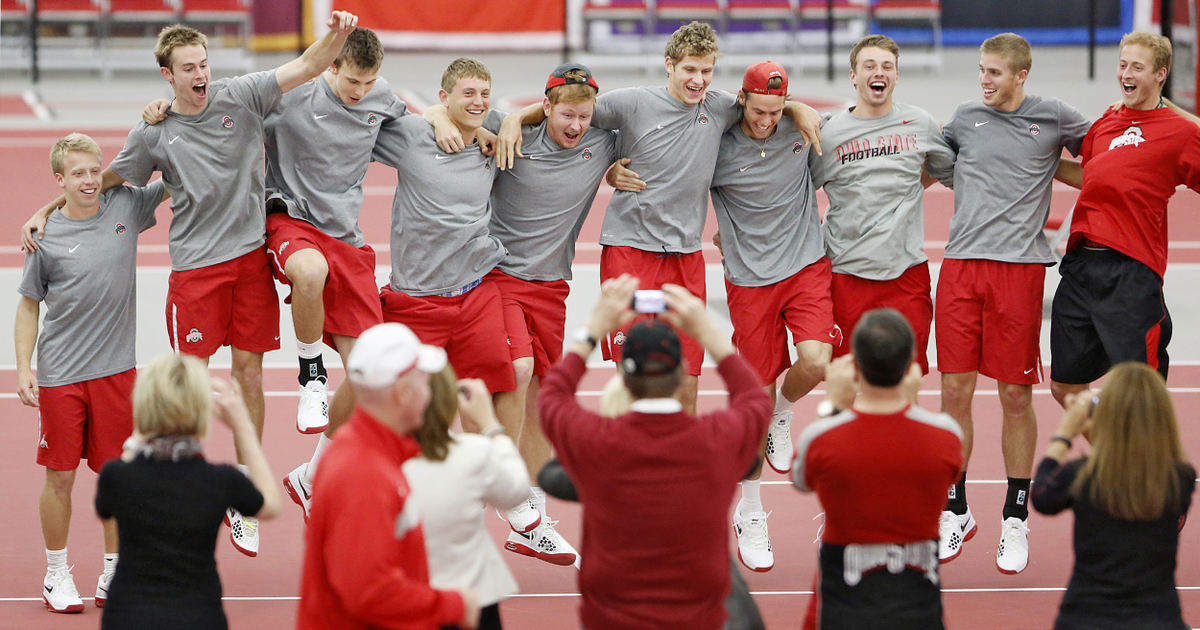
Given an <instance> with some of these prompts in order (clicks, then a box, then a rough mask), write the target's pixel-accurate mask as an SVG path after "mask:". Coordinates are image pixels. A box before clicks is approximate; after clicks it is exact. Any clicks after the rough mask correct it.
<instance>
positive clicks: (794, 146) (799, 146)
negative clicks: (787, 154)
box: [792, 142, 804, 153]
mask: <svg viewBox="0 0 1200 630" xmlns="http://www.w3.org/2000/svg"><path fill="white" fill-rule="evenodd" d="M803 148H804V145H802V144H800V143H799V142H796V143H793V144H792V153H799V152H800V151H801V150H802V149H803Z"/></svg>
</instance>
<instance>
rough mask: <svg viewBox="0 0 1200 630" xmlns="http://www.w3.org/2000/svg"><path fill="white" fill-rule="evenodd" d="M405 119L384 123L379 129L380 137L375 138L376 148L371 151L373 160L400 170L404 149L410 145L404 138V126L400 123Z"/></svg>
mask: <svg viewBox="0 0 1200 630" xmlns="http://www.w3.org/2000/svg"><path fill="white" fill-rule="evenodd" d="M402 120H403V119H402V118H401V119H396V120H393V121H390V122H387V123H384V124H383V125H382V126H381V127H380V128H379V135H378V136H376V137H375V148H373V149H372V150H371V160H372V161H374V162H379V163H380V164H384V165H387V166H390V167H392V168H394V169H399V168H400V158H401V157H402V156H403V155H404V147H405V145H407V144H408V142H407V141H406V139H405V137H404V129H403V125H401V124H400V122H401V121H402Z"/></svg>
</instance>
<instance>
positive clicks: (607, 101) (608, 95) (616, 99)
mask: <svg viewBox="0 0 1200 630" xmlns="http://www.w3.org/2000/svg"><path fill="white" fill-rule="evenodd" d="M635 114H637V88H621V89H617V90H613V91H612V92H605V93H604V94H601V95H600V96H598V97H596V110H595V112H594V113H593V114H592V126H594V127H596V128H597V129H617V130H619V129H620V128H621V125H622V123H624V121H626V120H628V119H629V118H630V117H632V116H634V115H635Z"/></svg>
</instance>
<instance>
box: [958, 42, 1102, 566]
mask: <svg viewBox="0 0 1200 630" xmlns="http://www.w3.org/2000/svg"><path fill="white" fill-rule="evenodd" d="M979 50H980V59H979V82H980V86H981V87H982V88H983V101H982V102H980V101H968V102H966V103H963V104H962V105H959V106H958V109H957V110H955V112H954V116H953V117H952V118H951V120H950V122H949V123H947V124H946V126H945V127H944V128H943V130H942V132H943V135H945V137H946V142H948V143H949V144H950V148H952V149H954V151H955V152H956V153H957V155H958V157H957V159H956V161H955V168H954V217H953V218H952V219H951V220H950V240H949V242H948V243H947V245H946V256H945V260H944V261H943V262H942V267H941V272H940V273H939V274H938V286H937V309H936V313H937V318H936V320H935V326H936V332H937V335H936V337H937V356H938V371H939V372H941V373H942V411H943V412H945V413H947V414H949V415H950V416H952V417H953V418H954V419H955V420H957V421H958V423H959V425H960V426H961V427H962V430H963V451H964V457H963V471H962V473H961V474H960V475H959V478H958V481H957V482H956V483H955V484H954V485H953V486H951V488H950V491H949V496H948V499H947V504H946V510H945V511H943V512H942V518H941V525H940V544H939V547H938V557H939V559H940V560H941V561H942V562H948V561H950V560H953V559H954V558H956V557H958V554H959V553H961V552H962V544H963V542H965V541H966V539H967V538H969V537H971V536H972V535H974V533H975V531H976V529H977V528H976V525H975V518H974V517H973V516H972V515H971V510H970V509H969V508H968V507H967V497H966V476H967V473H966V469H967V462H968V461H969V460H970V458H971V447H972V438H973V436H974V425H973V422H972V416H971V404H972V403H971V399H972V398H973V396H974V393H975V382H976V380H977V379H978V375H979V374H980V373H982V374H984V375H985V376H990V377H992V378H994V379H996V384H997V387H998V388H999V391H1000V408H1001V410H1002V412H1003V415H1002V418H1003V420H1002V424H1001V432H1000V436H1001V437H1000V440H1001V442H1000V444H1001V450H1002V452H1003V454H1004V468H1005V471H1006V472H1007V476H1008V491H1007V493H1006V496H1005V501H1004V511H1003V522H1002V526H1001V534H1000V544H999V546H998V547H997V550H996V568H997V569H999V570H1000V572H1002V573H1010V574H1011V573H1019V572H1021V571H1023V570H1024V569H1025V566H1026V564H1027V563H1028V560H1029V538H1028V537H1029V527H1028V525H1027V519H1028V517H1029V507H1028V504H1027V499H1028V496H1029V483H1030V474H1031V472H1032V470H1033V456H1034V450H1035V447H1036V441H1037V418H1036V417H1035V416H1034V412H1033V384H1034V383H1037V382H1039V381H1041V376H1042V358H1041V351H1040V348H1039V347H1038V346H1039V340H1040V338H1041V327H1042V287H1043V284H1044V282H1045V277H1046V267H1047V266H1048V265H1053V264H1054V255H1053V253H1052V252H1051V251H1050V246H1049V244H1048V243H1047V242H1046V237H1045V235H1044V226H1045V225H1046V219H1047V217H1048V216H1049V214H1050V190H1051V184H1052V183H1053V179H1054V172H1055V169H1056V168H1057V166H1058V160H1059V156H1061V155H1062V150H1063V149H1064V148H1066V149H1067V150H1068V151H1070V152H1071V153H1072V154H1074V155H1078V154H1079V150H1080V147H1081V145H1082V143H1083V137H1084V135H1085V134H1087V130H1088V128H1089V127H1090V126H1091V122H1090V121H1088V119H1086V118H1084V117H1083V115H1082V114H1080V113H1079V111H1078V110H1076V109H1075V108H1074V107H1071V106H1070V105H1067V104H1066V103H1063V102H1062V101H1060V100H1058V99H1056V98H1046V99H1043V98H1041V97H1038V96H1033V95H1026V94H1025V88H1024V85H1025V79H1026V77H1027V76H1028V74H1029V69H1030V67H1031V66H1032V64H1033V57H1032V53H1031V51H1030V48H1029V42H1027V41H1025V39H1024V38H1022V37H1021V36H1020V35H1016V34H1014V33H1002V34H1000V35H997V36H995V37H992V38H990V39H988V40H987V41H985V42H983V45H982V46H980V47H979Z"/></svg>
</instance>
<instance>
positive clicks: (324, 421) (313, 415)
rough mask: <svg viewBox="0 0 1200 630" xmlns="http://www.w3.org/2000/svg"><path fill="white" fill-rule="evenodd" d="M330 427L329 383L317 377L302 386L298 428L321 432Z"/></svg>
mask: <svg viewBox="0 0 1200 630" xmlns="http://www.w3.org/2000/svg"><path fill="white" fill-rule="evenodd" d="M328 427H329V385H327V384H326V383H325V381H323V380H321V379H319V378H315V379H313V380H311V381H309V382H308V383H306V384H305V385H304V387H301V388H300V407H299V410H298V411H297V412H296V430H297V431H299V432H301V433H320V432H322V431H324V430H325V429H326V428H328Z"/></svg>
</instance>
